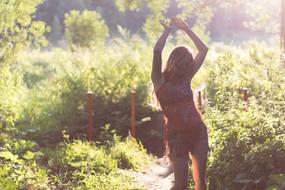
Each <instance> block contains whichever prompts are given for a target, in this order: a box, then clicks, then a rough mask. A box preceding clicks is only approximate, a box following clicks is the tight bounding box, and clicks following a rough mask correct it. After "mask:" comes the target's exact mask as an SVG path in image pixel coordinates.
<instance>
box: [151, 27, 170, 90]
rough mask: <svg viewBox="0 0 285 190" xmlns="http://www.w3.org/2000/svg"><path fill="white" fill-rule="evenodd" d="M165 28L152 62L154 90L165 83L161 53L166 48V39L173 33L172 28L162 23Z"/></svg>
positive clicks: (157, 43)
mask: <svg viewBox="0 0 285 190" xmlns="http://www.w3.org/2000/svg"><path fill="white" fill-rule="evenodd" d="M161 24H162V25H163V26H164V31H163V33H162V34H161V36H160V38H159V39H158V41H157V42H156V44H155V46H154V49H153V61H152V71H151V80H152V83H153V85H154V89H155V90H156V89H158V88H159V86H160V85H161V84H162V82H163V77H162V72H161V67H162V58H161V53H162V50H163V48H164V45H165V42H166V39H167V37H168V35H169V32H170V31H171V27H170V26H169V25H167V23H165V22H161Z"/></svg>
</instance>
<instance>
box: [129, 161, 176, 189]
mask: <svg viewBox="0 0 285 190" xmlns="http://www.w3.org/2000/svg"><path fill="white" fill-rule="evenodd" d="M131 175H132V176H133V177H134V179H135V181H136V182H137V184H138V188H145V189H147V190H169V189H170V188H171V187H172V184H173V181H174V174H173V172H172V169H171V167H170V165H169V163H168V162H166V161H165V160H164V159H162V158H160V159H156V160H155V161H154V162H153V163H151V164H150V165H148V166H147V167H146V168H145V170H144V171H143V172H141V173H139V172H135V171H132V172H131Z"/></svg>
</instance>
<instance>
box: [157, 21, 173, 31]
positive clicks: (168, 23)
mask: <svg viewBox="0 0 285 190" xmlns="http://www.w3.org/2000/svg"><path fill="white" fill-rule="evenodd" d="M160 24H161V25H162V26H163V28H164V29H165V30H171V29H172V28H173V24H172V21H167V20H165V19H162V20H160Z"/></svg>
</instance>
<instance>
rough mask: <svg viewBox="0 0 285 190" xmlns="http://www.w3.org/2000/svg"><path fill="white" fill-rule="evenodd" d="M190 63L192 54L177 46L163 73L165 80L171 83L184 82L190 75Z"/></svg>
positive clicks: (183, 47)
mask: <svg viewBox="0 0 285 190" xmlns="http://www.w3.org/2000/svg"><path fill="white" fill-rule="evenodd" d="M192 62H193V54H192V53H191V51H190V50H189V49H188V48H187V47H185V46H178V47H176V48H174V49H173V50H172V52H171V53H170V55H169V57H168V60H167V62H166V67H165V69H164V71H163V74H164V76H165V79H166V80H167V81H173V82H181V81H185V80H186V79H187V78H188V76H189V74H190V69H191V64H192Z"/></svg>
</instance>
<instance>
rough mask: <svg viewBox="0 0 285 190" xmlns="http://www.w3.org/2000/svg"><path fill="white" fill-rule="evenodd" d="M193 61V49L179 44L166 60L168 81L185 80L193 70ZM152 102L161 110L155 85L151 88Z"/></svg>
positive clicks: (166, 77)
mask: <svg viewBox="0 0 285 190" xmlns="http://www.w3.org/2000/svg"><path fill="white" fill-rule="evenodd" d="M192 63H193V54H192V52H191V50H190V49H189V48H188V47H186V46H178V47H176V48H174V49H173V50H172V52H171V53H170V55H169V57H168V60H167V62H166V65H165V68H164V70H163V75H164V76H165V80H166V81H172V82H178V83H179V82H183V81H186V80H187V79H188V76H189V74H190V72H191V65H192ZM151 94H152V103H151V105H152V106H154V107H155V108H156V109H158V110H161V106H160V104H159V101H158V99H157V97H156V94H155V91H154V88H153V85H152V89H151Z"/></svg>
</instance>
